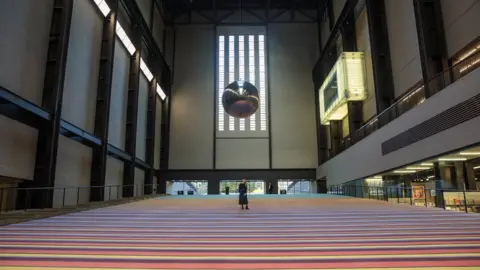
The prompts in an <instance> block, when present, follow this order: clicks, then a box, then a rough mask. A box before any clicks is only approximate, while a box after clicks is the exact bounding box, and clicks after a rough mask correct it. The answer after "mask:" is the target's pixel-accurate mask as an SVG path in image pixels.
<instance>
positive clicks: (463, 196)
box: [327, 184, 480, 213]
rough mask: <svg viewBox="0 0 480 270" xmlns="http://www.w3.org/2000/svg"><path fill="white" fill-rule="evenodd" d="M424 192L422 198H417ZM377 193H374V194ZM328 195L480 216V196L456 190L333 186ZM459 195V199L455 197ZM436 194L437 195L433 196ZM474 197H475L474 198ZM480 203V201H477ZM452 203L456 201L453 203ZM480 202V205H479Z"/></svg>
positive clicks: (473, 192)
mask: <svg viewBox="0 0 480 270" xmlns="http://www.w3.org/2000/svg"><path fill="white" fill-rule="evenodd" d="M416 190H420V191H421V192H420V193H419V194H415V191H416ZM372 191H374V192H372ZM327 193H329V194H333V195H338V196H346V197H355V198H362V199H370V200H372V199H373V200H379V201H387V202H391V203H394V204H410V205H411V206H423V207H435V208H443V209H444V210H454V211H462V212H465V213H480V200H478V198H480V192H479V191H476V190H465V189H455V188H428V187H424V186H418V187H413V186H411V187H398V186H365V185H348V184H347V185H345V184H344V185H331V186H328V187H327ZM455 193H458V195H459V196H458V197H454V196H452V195H455ZM432 194H434V195H432ZM471 195H472V196H471ZM475 199H477V200H475ZM451 201H454V202H453V203H452V202H451ZM475 201H477V203H475Z"/></svg>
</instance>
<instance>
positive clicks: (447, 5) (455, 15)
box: [442, 0, 480, 56]
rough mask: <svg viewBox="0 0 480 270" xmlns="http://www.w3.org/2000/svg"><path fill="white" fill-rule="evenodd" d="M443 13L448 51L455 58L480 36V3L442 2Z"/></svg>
mask: <svg viewBox="0 0 480 270" xmlns="http://www.w3.org/2000/svg"><path fill="white" fill-rule="evenodd" d="M442 12H443V23H444V27H445V36H446V39H447V51H448V55H449V56H453V55H454V54H455V53H457V52H458V51H459V50H461V49H462V48H464V47H465V46H466V45H467V44H469V43H470V42H471V41H473V40H474V39H475V38H477V37H479V36H480V27H478V26H479V25H480V16H479V14H480V1H479V0H461V1H451V0H442Z"/></svg>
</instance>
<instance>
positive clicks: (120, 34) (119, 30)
mask: <svg viewBox="0 0 480 270" xmlns="http://www.w3.org/2000/svg"><path fill="white" fill-rule="evenodd" d="M115 33H116V34H117V36H118V39H120V41H121V42H122V44H123V46H125V48H127V51H128V52H129V53H130V55H133V54H134V53H135V51H136V50H137V49H136V48H135V46H133V44H132V42H131V41H130V39H129V38H128V36H127V33H126V32H125V30H123V27H122V26H121V25H120V22H119V21H117V27H116V29H115Z"/></svg>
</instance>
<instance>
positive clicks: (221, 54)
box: [217, 36, 225, 131]
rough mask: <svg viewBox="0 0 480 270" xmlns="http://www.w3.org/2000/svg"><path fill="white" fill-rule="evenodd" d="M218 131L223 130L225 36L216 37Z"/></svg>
mask: <svg viewBox="0 0 480 270" xmlns="http://www.w3.org/2000/svg"><path fill="white" fill-rule="evenodd" d="M217 77H218V131H224V130H225V114H224V111H223V110H222V94H223V88H224V87H225V81H224V80H225V37H224V36H219V37H218V76H217Z"/></svg>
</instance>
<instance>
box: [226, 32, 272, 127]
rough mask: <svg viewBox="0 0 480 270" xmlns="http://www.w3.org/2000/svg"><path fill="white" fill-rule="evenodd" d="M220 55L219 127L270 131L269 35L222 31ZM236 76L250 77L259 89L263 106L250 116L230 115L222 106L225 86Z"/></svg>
mask: <svg viewBox="0 0 480 270" xmlns="http://www.w3.org/2000/svg"><path fill="white" fill-rule="evenodd" d="M217 56H218V66H217V75H218V76H217V78H218V79H217V80H218V85H217V88H218V106H217V107H218V108H217V110H218V111H217V114H218V117H217V120H218V122H217V130H218V131H223V132H240V133H248V132H259V131H260V132H261V131H267V106H266V104H267V100H266V99H267V95H266V91H267V90H266V88H267V85H266V63H265V62H266V61H265V35H263V34H256V35H220V36H218V55H217ZM236 80H245V81H248V82H250V83H252V84H253V85H255V87H257V89H258V91H259V98H260V104H259V108H258V110H257V112H256V113H255V114H254V115H252V116H251V117H249V118H247V119H236V118H233V117H231V116H229V115H228V114H226V112H225V110H224V109H223V106H222V94H223V90H224V89H225V87H226V86H227V85H228V84H230V83H232V82H234V81H236ZM227 119H228V120H227Z"/></svg>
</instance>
